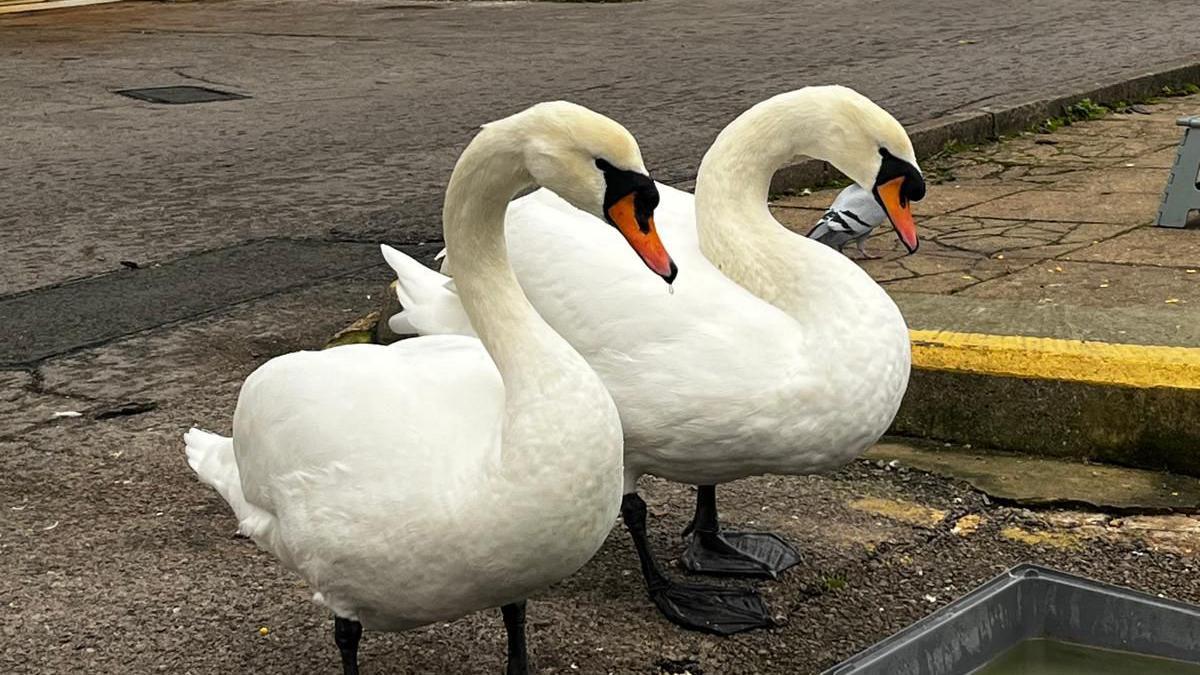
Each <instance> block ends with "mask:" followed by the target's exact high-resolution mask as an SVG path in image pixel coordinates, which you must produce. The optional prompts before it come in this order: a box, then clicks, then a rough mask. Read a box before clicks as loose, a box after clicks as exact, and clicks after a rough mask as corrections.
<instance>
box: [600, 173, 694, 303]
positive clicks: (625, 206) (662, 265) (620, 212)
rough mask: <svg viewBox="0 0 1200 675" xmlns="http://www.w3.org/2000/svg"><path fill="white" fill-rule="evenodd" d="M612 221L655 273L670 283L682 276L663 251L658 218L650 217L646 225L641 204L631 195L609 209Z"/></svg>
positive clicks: (665, 251)
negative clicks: (657, 228)
mask: <svg viewBox="0 0 1200 675" xmlns="http://www.w3.org/2000/svg"><path fill="white" fill-rule="evenodd" d="M608 221H609V222H610V223H612V224H613V226H615V227H616V228H617V231H618V232H620V233H621V236H623V237H625V241H627V242H629V245H630V246H631V247H632V248H633V250H634V251H637V254H638V256H640V257H641V259H642V262H644V263H646V267H649V268H650V270H651V271H652V272H654V273H655V274H657V275H658V276H660V277H662V278H663V279H665V280H666V282H667V283H668V284H669V283H671V282H672V281H674V280H675V276H676V275H677V274H679V269H678V268H676V267H675V263H674V261H672V260H671V256H670V255H669V254H668V253H667V249H665V248H663V243H662V240H661V239H659V238H658V231H657V230H655V229H654V216H646V217H645V221H644V222H643V221H642V220H640V219H639V218H638V210H637V205H636V204H635V203H634V194H633V193H632V192H631V193H629V194H627V195H625V196H624V197H622V198H621V199H620V200H619V201H617V202H616V203H615V204H613V205H612V206H610V207H608Z"/></svg>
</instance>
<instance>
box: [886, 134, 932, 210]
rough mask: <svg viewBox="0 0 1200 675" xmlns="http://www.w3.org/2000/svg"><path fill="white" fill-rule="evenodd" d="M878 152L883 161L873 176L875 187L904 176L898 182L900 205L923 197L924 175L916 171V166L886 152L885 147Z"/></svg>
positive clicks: (917, 200)
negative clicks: (902, 179) (901, 180)
mask: <svg viewBox="0 0 1200 675" xmlns="http://www.w3.org/2000/svg"><path fill="white" fill-rule="evenodd" d="M879 154H880V155H881V156H882V157H883V163H882V164H880V165H879V173H878V174H877V175H876V176H875V187H879V186H880V185H883V184H884V183H886V182H888V181H890V180H894V179H896V178H904V182H903V183H901V184H900V203H901V205H905V204H907V203H908V202H910V201H912V202H919V201H921V200H922V199H924V198H925V177H924V176H922V175H921V172H920V171H917V167H915V166H913V165H912V164H909V163H908V162H906V161H904V160H902V159H899V158H898V157H896V156H895V155H893V154H892V153H890V152H888V151H887V148H880V149H879Z"/></svg>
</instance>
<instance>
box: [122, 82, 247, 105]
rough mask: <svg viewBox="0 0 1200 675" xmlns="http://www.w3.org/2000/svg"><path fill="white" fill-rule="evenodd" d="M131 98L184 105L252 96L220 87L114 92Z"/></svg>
mask: <svg viewBox="0 0 1200 675" xmlns="http://www.w3.org/2000/svg"><path fill="white" fill-rule="evenodd" d="M113 93H114V94H120V95H122V96H128V97H129V98H136V99H138V100H139V101H149V102H150V103H169V104H171V105H182V104H186V103H209V102H212V101H237V100H240V99H243V98H250V97H249V96H243V95H242V94H234V93H232V92H228V91H220V90H218V89H209V88H208V87H190V86H182V87H149V88H146V89H121V90H119V91H115V92H113Z"/></svg>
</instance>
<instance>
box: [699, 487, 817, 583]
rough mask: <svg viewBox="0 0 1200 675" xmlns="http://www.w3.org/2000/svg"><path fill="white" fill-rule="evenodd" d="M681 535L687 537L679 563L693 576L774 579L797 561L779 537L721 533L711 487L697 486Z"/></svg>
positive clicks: (761, 534) (768, 534) (797, 556)
mask: <svg viewBox="0 0 1200 675" xmlns="http://www.w3.org/2000/svg"><path fill="white" fill-rule="evenodd" d="M683 534H684V536H685V537H687V536H689V535H690V538H689V541H688V547H687V550H686V551H684V553H683V555H682V556H681V557H680V562H682V563H683V566H684V568H685V569H687V570H688V571H689V572H694V573H697V574H716V575H723V576H744V577H757V578H765V579H774V578H776V577H777V576H778V575H779V573H780V572H782V571H784V570H786V569H787V568H789V567H791V566H792V565H795V564H796V563H798V562H800V554H798V553H796V550H795V549H793V548H792V547H791V546H789V545H788V544H787V542H785V541H784V540H783V539H782V538H781V537H780V536H779V535H776V534H771V533H769V532H722V531H721V525H720V522H719V520H718V518H717V488H716V486H715V485H701V486H699V487H698V489H697V491H696V515H695V516H694V517H693V518H692V523H691V524H690V525H688V527H687V529H685V530H684V531H683Z"/></svg>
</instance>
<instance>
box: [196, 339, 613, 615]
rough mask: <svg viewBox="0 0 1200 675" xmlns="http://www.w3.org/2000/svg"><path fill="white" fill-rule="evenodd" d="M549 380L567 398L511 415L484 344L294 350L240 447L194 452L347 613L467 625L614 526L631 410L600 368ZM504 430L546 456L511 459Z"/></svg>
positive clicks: (267, 536)
mask: <svg viewBox="0 0 1200 675" xmlns="http://www.w3.org/2000/svg"><path fill="white" fill-rule="evenodd" d="M530 376H531V377H536V376H537V375H535V374H532V373H531V374H530ZM543 383H544V388H543V390H542V391H541V392H540V393H539V394H538V396H539V397H541V398H543V399H544V400H547V401H557V402H558V403H559V405H550V406H547V405H528V406H520V405H510V406H509V410H518V411H519V412H518V414H516V415H513V416H509V417H508V419H507V423H506V411H505V392H504V384H503V383H502V381H501V379H500V376H499V373H498V371H497V369H496V367H495V365H494V363H493V362H492V360H491V358H490V357H489V356H488V354H487V352H486V351H484V349H483V348H482V346H481V345H480V343H479V341H478V340H476V339H474V338H468V337H457V336H435V337H423V338H417V339H413V340H406V341H404V342H403V343H400V344H397V345H394V346H392V347H390V348H389V347H382V346H377V345H350V346H344V347H338V348H335V349H331V350H326V351H322V352H298V353H294V354H288V355H286V356H281V357H278V358H276V359H272V360H271V361H269V362H268V363H266V364H265V365H263V366H262V367H261V368H259V369H258V370H256V371H255V372H254V373H253V374H252V375H251V376H250V377H249V378H248V379H247V380H246V382H245V384H244V385H243V387H242V392H241V395H240V397H239V399H238V407H237V412H236V413H235V415H234V436H233V439H232V441H230V440H229V439H221V438H220V437H215V436H213V435H211V434H205V432H199V431H196V430H193V431H192V432H190V433H189V435H188V439H187V442H188V446H189V449H188V454H189V459H190V460H191V461H192V465H193V468H195V469H196V470H197V473H198V474H200V477H201V478H202V479H203V480H205V481H206V482H208V483H210V484H213V485H214V487H216V488H217V489H218V491H220V492H221V494H222V496H224V497H225V498H226V500H227V501H229V502H230V504H231V506H232V507H233V509H234V511H235V513H236V514H237V515H238V518H239V527H240V529H241V530H242V531H243V532H244V533H245V534H247V535H248V536H250V537H252V538H253V539H254V540H255V542H257V543H258V544H259V545H260V546H261V547H262V548H264V549H266V550H267V551H269V552H270V553H272V554H274V555H275V556H277V557H278V558H279V559H280V561H282V562H283V563H284V564H285V565H286V566H287V567H289V568H291V569H292V570H294V571H296V572H297V573H299V574H300V575H301V576H302V577H303V578H304V579H305V580H306V581H307V582H308V583H309V584H310V585H311V587H312V588H313V589H314V591H315V593H314V599H315V600H316V601H317V602H319V603H321V604H324V605H325V606H327V607H329V608H330V609H331V610H332V611H333V612H334V613H335V614H337V615H338V616H341V617H344V618H352V619H357V620H359V621H360V622H361V623H362V624H363V626H364V627H365V628H367V629H370V630H403V629H407V628H412V627H415V626H420V625H423V624H427V623H431V622H435V621H442V620H450V619H454V618H457V617H460V616H463V615H464V614H467V613H470V612H473V611H476V610H479V609H484V608H488V607H495V606H497V605H503V604H506V603H510V602H514V601H517V600H521V599H524V598H526V597H528V596H529V594H531V593H533V592H534V591H537V590H539V589H541V588H544V587H545V586H547V585H549V584H551V583H554V582H556V581H558V580H560V579H562V578H564V577H566V576H568V575H570V574H572V573H573V572H575V571H576V570H578V569H579V568H580V567H582V566H583V564H584V563H585V562H586V561H587V560H588V559H589V558H590V557H591V556H592V555H593V554H594V553H595V551H596V550H597V549H599V547H600V545H601V544H602V543H603V541H604V538H605V536H606V535H607V533H608V531H609V529H610V528H611V526H612V522H613V518H614V514H615V513H616V511H617V508H618V502H619V498H620V497H619V495H620V488H621V463H620V456H621V453H620V444H621V437H620V426H619V421H618V418H617V414H616V410H615V408H614V407H613V406H612V404H611V402H610V399H609V398H608V396H607V395H605V394H604V393H603V391H602V389H601V388H600V384H599V380H597V379H595V378H586V377H584V378H576V377H567V378H555V377H554V376H553V375H550V374H547V376H546V377H544V378H543ZM606 401H607V402H608V404H607V405H605V404H604V403H605V402H606ZM581 404H582V405H581ZM567 410H571V411H572V412H571V413H570V415H566V414H564V412H565V411H567ZM502 436H507V437H508V439H509V441H510V442H512V441H514V440H515V439H520V441H519V443H520V444H521V445H522V448H521V453H522V455H523V456H526V457H528V458H530V459H533V458H534V457H535V456H538V455H539V454H540V456H541V457H543V458H545V461H523V460H522V458H520V457H515V458H514V457H508V458H506V460H505V461H504V462H501V452H502V444H501V438H502ZM214 439H215V440H214ZM222 442H224V444H225V447H223V448H222V447H221V445H220V444H221V443H222ZM530 444H535V445H536V444H540V445H542V446H543V447H544V448H545V449H547V450H548V452H542V451H540V450H539V449H538V448H537V447H531V445H530ZM556 448H557V449H558V450H554V449H556ZM564 448H565V449H567V450H563V449H564ZM570 448H581V449H585V450H586V452H584V451H581V452H571V451H570V450H569V449H570ZM222 452H224V453H225V456H224V457H222V456H221V453H222ZM234 458H236V465H233V461H234ZM206 463H207V464H208V465H209V466H208V467H207V469H208V470H207V471H206V470H204V468H205V465H206ZM222 465H223V466H222ZM230 471H232V472H233V473H232V475H231V474H230Z"/></svg>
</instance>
